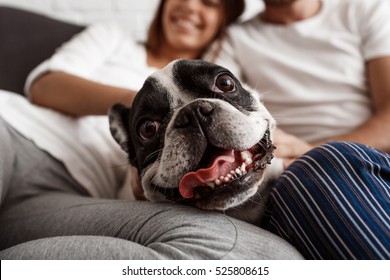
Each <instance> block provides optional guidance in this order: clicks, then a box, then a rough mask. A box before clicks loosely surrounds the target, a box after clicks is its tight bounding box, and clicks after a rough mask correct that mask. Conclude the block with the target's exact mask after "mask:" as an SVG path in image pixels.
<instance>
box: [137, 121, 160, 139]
mask: <svg viewBox="0 0 390 280" xmlns="http://www.w3.org/2000/svg"><path fill="white" fill-rule="evenodd" d="M159 128H160V123H159V122H157V121H151V120H147V121H145V122H143V123H142V124H141V126H140V127H139V135H140V136H141V138H142V139H144V140H148V139H150V138H152V137H153V136H154V135H156V133H157V131H158V129H159Z"/></svg>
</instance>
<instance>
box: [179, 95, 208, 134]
mask: <svg viewBox="0 0 390 280" xmlns="http://www.w3.org/2000/svg"><path fill="white" fill-rule="evenodd" d="M214 109H215V105H214V104H212V103H210V102H208V101H204V100H200V101H197V102H193V103H191V104H189V105H187V106H185V107H184V108H182V109H181V110H180V112H179V113H178V114H177V116H176V118H175V122H174V124H175V127H177V128H183V127H188V126H199V125H200V126H203V125H205V124H206V125H207V124H210V121H211V118H212V115H213V111H214Z"/></svg>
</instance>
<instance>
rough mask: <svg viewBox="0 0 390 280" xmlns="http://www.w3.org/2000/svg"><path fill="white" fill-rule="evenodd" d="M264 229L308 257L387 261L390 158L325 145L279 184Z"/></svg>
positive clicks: (350, 147) (343, 145) (361, 147)
mask: <svg viewBox="0 0 390 280" xmlns="http://www.w3.org/2000/svg"><path fill="white" fill-rule="evenodd" d="M263 227H265V228H266V229H268V230H270V231H272V232H274V233H276V234H278V235H279V236H281V237H283V238H284V239H286V240H287V241H289V242H290V243H291V244H292V245H294V246H295V247H296V248H297V249H298V250H299V251H300V252H301V253H302V254H303V255H304V257H306V258H307V259H390V155H389V154H385V153H382V152H380V151H377V150H375V149H373V148H370V147H367V146H364V145H361V144H356V143H349V142H334V143H328V144H325V145H323V146H321V147H318V148H315V149H313V150H312V151H310V152H308V153H307V154H305V155H304V156H303V157H301V158H300V159H298V160H297V161H295V162H294V163H293V164H292V165H291V166H290V167H289V168H288V169H287V170H286V172H284V173H283V175H282V176H281V178H280V179H279V180H278V181H277V183H276V185H275V188H274V190H273V191H272V193H271V196H270V199H269V205H268V207H267V211H266V216H265V217H264V219H263Z"/></svg>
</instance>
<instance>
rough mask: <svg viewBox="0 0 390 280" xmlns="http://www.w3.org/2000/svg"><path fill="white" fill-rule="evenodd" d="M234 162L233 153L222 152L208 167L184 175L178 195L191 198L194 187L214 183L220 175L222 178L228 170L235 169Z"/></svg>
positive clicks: (230, 151)
mask: <svg viewBox="0 0 390 280" xmlns="http://www.w3.org/2000/svg"><path fill="white" fill-rule="evenodd" d="M234 162H235V157H234V151H233V150H224V151H223V152H222V153H221V154H220V155H218V156H217V157H216V158H215V159H214V161H213V163H212V164H211V166H210V167H207V168H204V169H199V170H197V171H195V172H190V173H187V174H186V175H184V176H183V178H182V179H181V181H180V183H179V192H180V194H181V195H182V196H183V197H184V198H191V197H193V196H194V192H193V190H194V188H195V187H197V186H205V185H207V183H210V182H214V181H215V180H216V179H218V178H219V177H220V176H221V175H222V176H223V175H226V174H228V173H229V172H230V170H232V169H234V168H236V166H234ZM236 165H237V164H236Z"/></svg>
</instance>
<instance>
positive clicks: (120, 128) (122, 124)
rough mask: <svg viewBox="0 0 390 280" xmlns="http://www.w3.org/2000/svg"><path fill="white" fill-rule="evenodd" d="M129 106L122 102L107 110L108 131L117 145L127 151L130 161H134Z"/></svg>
mask: <svg viewBox="0 0 390 280" xmlns="http://www.w3.org/2000/svg"><path fill="white" fill-rule="evenodd" d="M130 111H131V108H129V107H126V106H125V105H123V104H122V103H117V104H115V105H113V106H112V107H111V108H110V110H109V111H108V117H109V120H110V131H111V135H112V136H113V137H114V139H115V141H116V142H118V144H119V146H120V147H121V148H122V149H123V150H124V151H125V152H127V153H128V155H129V160H130V163H133V162H134V157H135V148H134V146H133V143H132V142H131V139H130V131H129V116H130Z"/></svg>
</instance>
